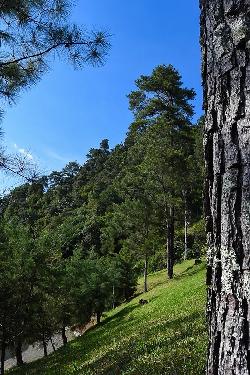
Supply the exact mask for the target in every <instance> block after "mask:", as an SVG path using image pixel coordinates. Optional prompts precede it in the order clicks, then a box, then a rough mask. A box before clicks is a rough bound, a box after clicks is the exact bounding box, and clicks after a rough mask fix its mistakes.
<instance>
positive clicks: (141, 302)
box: [139, 298, 148, 305]
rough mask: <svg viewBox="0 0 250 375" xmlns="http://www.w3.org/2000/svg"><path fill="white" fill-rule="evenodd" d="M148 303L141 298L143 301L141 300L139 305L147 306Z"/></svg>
mask: <svg viewBox="0 0 250 375" xmlns="http://www.w3.org/2000/svg"><path fill="white" fill-rule="evenodd" d="M147 303H148V301H147V300H146V299H142V298H141V299H140V300H139V304H140V305H146V304H147Z"/></svg>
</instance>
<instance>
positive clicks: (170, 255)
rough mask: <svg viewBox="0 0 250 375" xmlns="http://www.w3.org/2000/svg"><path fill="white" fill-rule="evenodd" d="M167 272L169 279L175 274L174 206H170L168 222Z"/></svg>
mask: <svg viewBox="0 0 250 375" xmlns="http://www.w3.org/2000/svg"><path fill="white" fill-rule="evenodd" d="M167 274H168V277H169V279H172V278H173V275H174V208H173V207H172V206H170V208H169V217H168V222H167Z"/></svg>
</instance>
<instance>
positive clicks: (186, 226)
mask: <svg viewBox="0 0 250 375" xmlns="http://www.w3.org/2000/svg"><path fill="white" fill-rule="evenodd" d="M184 206H185V208H184V257H183V258H184V260H186V259H187V254H188V245H187V230H188V222H187V219H188V212H187V197H186V194H185V197H184Z"/></svg>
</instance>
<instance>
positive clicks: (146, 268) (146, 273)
mask: <svg viewBox="0 0 250 375" xmlns="http://www.w3.org/2000/svg"><path fill="white" fill-rule="evenodd" d="M147 291H148V254H147V252H146V253H145V259H144V293H146V292H147Z"/></svg>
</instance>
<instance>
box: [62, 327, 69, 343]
mask: <svg viewBox="0 0 250 375" xmlns="http://www.w3.org/2000/svg"><path fill="white" fill-rule="evenodd" d="M62 341H63V345H66V344H67V342H68V339H67V336H66V329H65V327H62Z"/></svg>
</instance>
